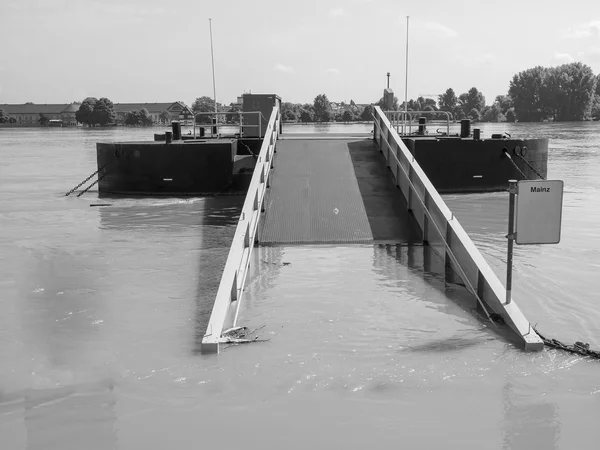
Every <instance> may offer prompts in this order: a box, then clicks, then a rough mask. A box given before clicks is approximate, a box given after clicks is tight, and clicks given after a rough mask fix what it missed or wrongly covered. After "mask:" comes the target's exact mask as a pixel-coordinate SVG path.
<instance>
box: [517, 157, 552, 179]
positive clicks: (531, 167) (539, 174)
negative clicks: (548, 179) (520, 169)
mask: <svg viewBox="0 0 600 450" xmlns="http://www.w3.org/2000/svg"><path fill="white" fill-rule="evenodd" d="M515 156H517V157H518V158H521V159H522V160H523V162H524V163H525V164H527V167H529V168H530V169H531V170H533V172H534V173H535V174H536V175H537V176H538V177H539V178H540V179H541V180H545V178H544V177H543V176H542V174H541V173H539V172H538V171H537V170H535V167H533V166H532V165H531V164H530V163H529V161H527V160H526V159H525V158H523V157H522V156H521V155H519V154H518V153H515Z"/></svg>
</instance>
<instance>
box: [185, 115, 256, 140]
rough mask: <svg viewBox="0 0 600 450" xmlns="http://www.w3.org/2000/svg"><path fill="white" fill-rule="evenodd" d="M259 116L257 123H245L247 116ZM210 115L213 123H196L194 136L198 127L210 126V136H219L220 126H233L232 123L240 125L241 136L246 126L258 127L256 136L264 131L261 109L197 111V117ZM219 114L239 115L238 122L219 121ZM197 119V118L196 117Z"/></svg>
mask: <svg viewBox="0 0 600 450" xmlns="http://www.w3.org/2000/svg"><path fill="white" fill-rule="evenodd" d="M253 115H255V116H257V119H256V120H257V122H258V123H257V124H248V123H244V118H245V117H251V116H253ZM199 116H201V117H204V116H205V117H208V118H209V119H210V120H211V123H205V124H203V123H195V124H194V138H196V128H198V129H200V128H204V129H206V128H210V136H211V137H218V136H219V135H220V132H219V128H221V127H231V126H232V125H233V126H235V125H238V127H239V131H238V133H239V135H240V137H241V138H242V137H244V128H258V131H257V132H256V137H260V138H262V136H261V132H262V123H261V119H262V117H263V115H262V113H261V112H260V111H234V112H220V113H214V112H200V113H196V118H197V117H199ZM218 116H237V117H238V121H239V122H238V124H231V123H219V120H218ZM194 120H195V119H194Z"/></svg>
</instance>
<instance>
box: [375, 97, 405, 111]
mask: <svg viewBox="0 0 600 450" xmlns="http://www.w3.org/2000/svg"><path fill="white" fill-rule="evenodd" d="M402 105H404V103H402ZM375 106H379V107H380V108H381V109H383V110H384V111H385V109H386V106H385V105H384V104H383V97H381V98H380V99H379V101H378V102H377V103H375ZM399 109H400V108H399V105H398V97H396V96H395V95H394V98H393V99H392V111H398V110H399Z"/></svg>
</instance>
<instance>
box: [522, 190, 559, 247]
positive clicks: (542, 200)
mask: <svg viewBox="0 0 600 450" xmlns="http://www.w3.org/2000/svg"><path fill="white" fill-rule="evenodd" d="M562 200H563V182H562V180H536V181H533V180H521V181H519V182H518V183H517V207H516V229H515V234H516V236H515V242H516V243H517V244H558V243H559V242H560V228H561V221H562Z"/></svg>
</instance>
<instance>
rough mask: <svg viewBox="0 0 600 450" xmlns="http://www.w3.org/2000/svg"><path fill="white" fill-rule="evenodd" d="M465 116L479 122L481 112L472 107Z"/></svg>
mask: <svg viewBox="0 0 600 450" xmlns="http://www.w3.org/2000/svg"><path fill="white" fill-rule="evenodd" d="M467 118H468V119H471V120H472V121H473V122H479V121H480V120H481V114H480V112H479V111H478V110H477V109H475V108H473V109H471V111H469V114H468V115H467Z"/></svg>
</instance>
